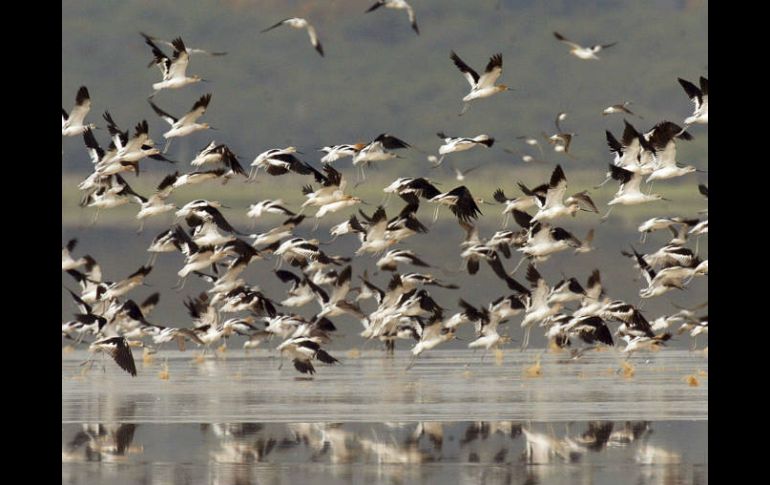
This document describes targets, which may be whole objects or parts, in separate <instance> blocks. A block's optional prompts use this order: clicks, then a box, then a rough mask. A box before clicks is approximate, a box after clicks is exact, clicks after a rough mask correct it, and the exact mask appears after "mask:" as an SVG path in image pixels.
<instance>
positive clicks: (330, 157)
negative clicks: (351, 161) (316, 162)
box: [318, 143, 366, 163]
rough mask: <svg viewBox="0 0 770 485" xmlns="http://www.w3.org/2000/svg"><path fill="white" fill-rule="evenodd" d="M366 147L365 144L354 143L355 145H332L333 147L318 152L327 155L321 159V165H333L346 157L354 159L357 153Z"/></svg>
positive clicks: (320, 149)
mask: <svg viewBox="0 0 770 485" xmlns="http://www.w3.org/2000/svg"><path fill="white" fill-rule="evenodd" d="M365 146H366V144H365V143H354V144H352V145H351V144H342V145H332V146H326V147H323V148H319V149H318V151H320V152H324V153H326V155H324V156H323V157H322V158H321V163H332V162H336V161H337V160H339V159H340V158H345V157H352V156H354V155H355V154H356V153H358V152H360V151H361V149H362V148H364V147H365Z"/></svg>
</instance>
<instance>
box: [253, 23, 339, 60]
mask: <svg viewBox="0 0 770 485" xmlns="http://www.w3.org/2000/svg"><path fill="white" fill-rule="evenodd" d="M281 25H288V26H289V27H293V28H295V29H307V35H309V36H310V43H311V44H313V47H314V48H315V50H316V51H318V53H319V54H320V55H321V57H323V56H324V48H323V46H322V45H321V41H319V40H318V34H317V33H316V31H315V27H313V26H312V25H310V22H308V21H307V20H305V19H303V18H299V17H293V18H288V19H283V20H281V21H280V22H278V23H277V24H275V25H271V26H270V27H268V28H266V29H265V30H263V31H262V32H260V33H264V32H267V31H269V30H273V29H274V28H276V27H280V26H281Z"/></svg>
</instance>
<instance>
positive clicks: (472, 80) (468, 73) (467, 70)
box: [449, 51, 479, 88]
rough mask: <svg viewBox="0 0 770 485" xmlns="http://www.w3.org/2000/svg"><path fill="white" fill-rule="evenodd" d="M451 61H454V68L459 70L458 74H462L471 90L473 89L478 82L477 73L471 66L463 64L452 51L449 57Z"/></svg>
mask: <svg viewBox="0 0 770 485" xmlns="http://www.w3.org/2000/svg"><path fill="white" fill-rule="evenodd" d="M449 58H450V59H452V61H454V63H455V66H457V69H459V70H460V72H462V73H463V75H464V76H465V79H467V80H468V83H469V84H470V85H471V88H475V87H476V84H477V83H478V82H479V73H477V72H476V71H474V70H473V69H472V68H471V66H469V65H468V64H466V63H465V62H463V60H462V59H460V57H459V56H458V55H457V54H455V51H452V53H451V54H450V56H449Z"/></svg>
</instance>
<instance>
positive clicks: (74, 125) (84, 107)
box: [61, 86, 96, 136]
mask: <svg viewBox="0 0 770 485" xmlns="http://www.w3.org/2000/svg"><path fill="white" fill-rule="evenodd" d="M89 111H91V97H90V96H89V95H88V89H87V88H86V87H85V86H80V88H79V89H78V94H77V96H75V107H74V108H72V111H70V113H69V114H67V112H66V111H65V110H64V108H62V109H61V134H62V136H76V135H80V134H81V133H83V132H84V131H86V130H89V129H91V130H94V129H96V125H95V124H93V123H88V124H83V121H84V120H85V118H86V115H87V114H88V112H89Z"/></svg>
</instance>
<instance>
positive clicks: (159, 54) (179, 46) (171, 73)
mask: <svg viewBox="0 0 770 485" xmlns="http://www.w3.org/2000/svg"><path fill="white" fill-rule="evenodd" d="M140 34H141V35H142V37H144V41H145V43H146V44H147V45H148V46H150V48H151V49H152V55H153V60H152V61H151V62H150V66H152V65H153V64H155V65H156V66H158V68H159V69H160V72H161V74H162V75H163V80H162V81H160V82H157V83H154V84H153V85H152V89H154V91H153V93H152V94H151V95H150V98H152V97H153V96H155V95H156V94H158V92H159V91H161V90H163V89H178V88H183V87H185V86H188V85H190V84H195V83H199V82H201V81H203V78H201V77H200V76H198V75H192V76H188V75H187V66H188V64H189V63H190V52H189V51H188V50H187V48H186V47H185V45H184V42H183V41H182V38H181V37H177V38H176V39H174V40H172V41H171V42H170V45H171V47H173V49H174V53H173V54H172V57H169V56H167V55H166V54H165V53H164V52H163V51H162V50H160V48H159V47H158V46H157V45H155V43H154V42H153V38H152V37H150V36H148V35H147V34H142V33H140Z"/></svg>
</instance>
